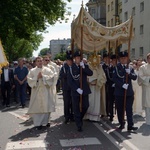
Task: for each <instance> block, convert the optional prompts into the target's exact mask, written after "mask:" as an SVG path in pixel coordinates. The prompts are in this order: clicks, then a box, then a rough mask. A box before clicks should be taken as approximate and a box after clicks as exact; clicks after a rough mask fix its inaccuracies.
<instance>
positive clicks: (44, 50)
mask: <svg viewBox="0 0 150 150" xmlns="http://www.w3.org/2000/svg"><path fill="white" fill-rule="evenodd" d="M48 52H49V48H43V49H41V50H40V53H39V55H40V56H44V55H47V53H48Z"/></svg>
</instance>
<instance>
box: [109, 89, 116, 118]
mask: <svg viewBox="0 0 150 150" xmlns="http://www.w3.org/2000/svg"><path fill="white" fill-rule="evenodd" d="M114 90H115V88H114V87H112V86H109V94H108V97H109V115H110V118H113V117H114V104H115V96H114Z"/></svg>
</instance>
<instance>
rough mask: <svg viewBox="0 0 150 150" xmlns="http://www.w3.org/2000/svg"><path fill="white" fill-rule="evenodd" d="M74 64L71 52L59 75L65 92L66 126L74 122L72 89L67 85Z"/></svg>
mask: <svg viewBox="0 0 150 150" xmlns="http://www.w3.org/2000/svg"><path fill="white" fill-rule="evenodd" d="M72 63H73V57H72V54H71V51H67V52H66V62H65V63H64V64H63V66H62V68H61V70H60V75H59V78H60V80H61V84H62V91H63V100H64V116H65V122H64V123H65V124H67V123H68V122H69V121H73V110H72V100H71V99H72V97H71V88H70V86H69V84H67V72H68V71H69V67H70V66H71V65H72Z"/></svg>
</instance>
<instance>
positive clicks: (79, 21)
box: [71, 7, 133, 52]
mask: <svg viewBox="0 0 150 150" xmlns="http://www.w3.org/2000/svg"><path fill="white" fill-rule="evenodd" d="M131 24H132V19H131V18H130V19H128V20H127V21H126V22H124V23H122V24H120V25H117V26H114V27H105V26H103V25H101V24H99V23H98V22H97V21H96V20H94V18H92V17H91V16H90V14H89V13H88V12H87V11H86V10H85V9H84V8H83V7H81V9H80V12H79V15H78V16H77V18H76V19H75V20H73V22H72V24H71V32H72V33H71V34H72V39H74V43H75V44H76V45H77V47H78V48H79V49H81V41H82V47H83V51H88V52H92V51H94V50H96V51H99V50H102V49H104V48H107V46H108V43H109V42H110V47H114V48H115V47H116V41H117V43H118V45H120V44H122V43H126V42H127V41H128V40H129V37H132V36H133V34H132V29H131ZM130 29H131V30H130ZM81 30H82V31H83V34H82V35H81ZM81 38H82V39H81Z"/></svg>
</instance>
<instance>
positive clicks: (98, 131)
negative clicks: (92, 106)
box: [0, 92, 150, 150]
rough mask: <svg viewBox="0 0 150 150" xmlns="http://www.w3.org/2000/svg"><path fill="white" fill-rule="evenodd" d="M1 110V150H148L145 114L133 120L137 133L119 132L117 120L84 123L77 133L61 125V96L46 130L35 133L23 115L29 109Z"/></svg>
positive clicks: (149, 129) (149, 128)
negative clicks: (81, 129)
mask: <svg viewBox="0 0 150 150" xmlns="http://www.w3.org/2000/svg"><path fill="white" fill-rule="evenodd" d="M28 102H29V101H27V103H28ZM27 106H28V105H27ZM0 110H1V111H0V118H1V123H0V150H150V126H147V125H146V124H145V118H144V113H143V115H142V116H138V115H135V116H134V122H135V126H137V127H139V129H138V130H137V131H136V132H128V131H127V128H125V129H123V130H122V131H119V130H118V129H117V127H118V122H117V118H116V116H115V118H114V121H113V122H112V123H111V122H110V121H109V120H108V119H107V118H103V119H101V121H99V122H91V121H87V120H85V121H84V124H83V132H78V131H77V129H76V126H75V123H74V122H70V123H68V124H64V123H63V122H64V117H63V99H62V94H61V92H60V93H58V98H57V101H56V112H54V113H52V114H51V126H50V127H49V128H48V127H43V129H42V130H37V129H36V128H35V127H34V126H33V123H32V120H31V118H29V116H28V115H26V112H27V110H28V107H25V108H24V109H23V108H21V107H19V105H16V104H15V103H13V104H12V105H11V107H10V108H3V107H2V106H0Z"/></svg>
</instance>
